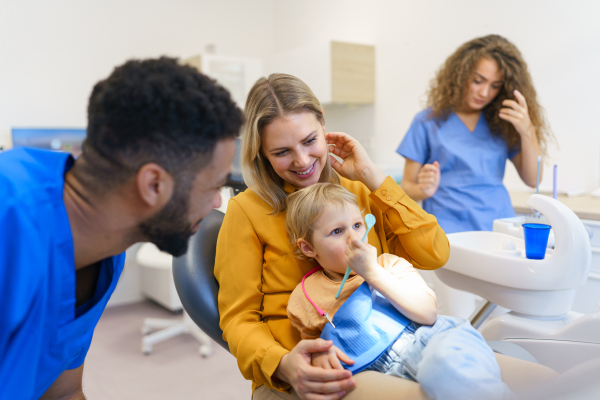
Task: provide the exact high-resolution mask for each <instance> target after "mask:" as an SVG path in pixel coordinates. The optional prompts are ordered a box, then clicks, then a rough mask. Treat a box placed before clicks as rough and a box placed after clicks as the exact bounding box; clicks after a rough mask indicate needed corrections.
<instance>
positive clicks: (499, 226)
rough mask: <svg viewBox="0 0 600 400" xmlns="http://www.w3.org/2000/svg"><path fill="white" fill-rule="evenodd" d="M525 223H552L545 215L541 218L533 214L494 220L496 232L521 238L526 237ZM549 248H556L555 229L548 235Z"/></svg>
mask: <svg viewBox="0 0 600 400" xmlns="http://www.w3.org/2000/svg"><path fill="white" fill-rule="evenodd" d="M523 224H547V225H550V224H549V222H548V219H547V218H546V217H544V216H542V217H540V218H536V217H532V216H521V217H513V218H502V219H495V220H494V228H493V230H494V232H499V233H505V234H507V235H511V236H514V237H516V238H519V239H525V237H524V236H523ZM547 247H548V248H551V249H553V248H554V230H552V229H550V236H548V245H547Z"/></svg>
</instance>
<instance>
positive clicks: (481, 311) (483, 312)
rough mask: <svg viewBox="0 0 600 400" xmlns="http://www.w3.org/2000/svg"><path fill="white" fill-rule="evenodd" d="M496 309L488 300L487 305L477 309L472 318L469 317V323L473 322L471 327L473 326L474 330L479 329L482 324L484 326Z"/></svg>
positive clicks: (484, 304)
mask: <svg viewBox="0 0 600 400" xmlns="http://www.w3.org/2000/svg"><path fill="white" fill-rule="evenodd" d="M495 308H496V304H494V303H492V302H491V301H487V300H486V302H485V303H483V304H482V305H480V306H479V307H477V308H476V309H475V311H473V314H471V316H470V317H469V321H470V322H471V325H473V328H475V329H477V328H479V327H480V326H481V324H483V321H485V319H486V318H487V317H489V316H490V314H491V313H492V311H494V309H495Z"/></svg>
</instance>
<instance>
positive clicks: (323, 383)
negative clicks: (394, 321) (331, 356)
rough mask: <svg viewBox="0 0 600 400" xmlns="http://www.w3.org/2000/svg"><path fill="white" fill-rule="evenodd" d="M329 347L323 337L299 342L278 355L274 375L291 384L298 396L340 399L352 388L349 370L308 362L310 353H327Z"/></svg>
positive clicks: (328, 399)
mask: <svg viewBox="0 0 600 400" xmlns="http://www.w3.org/2000/svg"><path fill="white" fill-rule="evenodd" d="M332 346H333V344H332V342H331V341H326V340H323V339H315V340H302V341H300V342H299V343H298V344H297V345H296V347H294V348H293V349H292V351H291V352H289V353H288V354H286V355H284V356H283V357H282V358H281V361H280V363H279V366H278V367H277V369H276V370H275V374H274V376H275V377H276V378H277V379H280V380H282V381H284V382H288V383H289V384H290V385H292V387H293V388H294V390H295V391H296V393H298V396H299V397H300V398H301V399H307V400H313V399H318V400H337V399H340V398H342V397H343V396H344V395H345V394H346V391H347V390H349V389H351V388H353V387H354V380H353V379H352V373H350V371H348V370H345V369H341V370H340V369H324V368H319V367H313V366H312V365H310V363H311V358H312V354H313V353H321V352H327V351H329V349H330V348H331V347H332ZM340 353H341V352H340ZM342 354H343V353H342ZM344 356H345V355H344ZM346 358H347V356H346ZM348 360H349V359H348ZM349 361H350V360H349ZM344 362H346V361H344Z"/></svg>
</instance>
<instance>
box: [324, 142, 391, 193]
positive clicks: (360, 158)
mask: <svg viewBox="0 0 600 400" xmlns="http://www.w3.org/2000/svg"><path fill="white" fill-rule="evenodd" d="M325 138H326V139H327V144H328V145H333V146H330V148H329V150H330V153H333V154H335V155H336V156H338V157H339V158H341V159H342V160H343V162H342V163H340V162H339V161H338V160H336V159H335V158H334V157H332V156H330V159H331V166H332V167H333V169H335V170H336V171H337V172H338V173H339V174H340V175H342V176H343V177H345V178H348V179H350V180H352V181H360V182H362V183H364V184H365V186H367V187H368V188H369V190H370V191H372V192H374V191H375V190H377V188H378V187H379V186H381V184H382V183H383V181H384V180H385V175H384V174H383V172H381V170H380V169H379V168H377V166H375V164H374V163H373V161H371V158H370V157H369V155H368V154H367V152H366V151H365V149H364V147H362V146H361V144H360V143H358V140H356V139H354V138H353V137H352V136H350V135H348V134H347V133H344V132H329V133H327V134H326V135H325Z"/></svg>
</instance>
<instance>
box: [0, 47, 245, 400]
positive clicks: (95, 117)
mask: <svg viewBox="0 0 600 400" xmlns="http://www.w3.org/2000/svg"><path fill="white" fill-rule="evenodd" d="M242 120H243V116H242V113H241V110H240V109H239V108H238V107H236V105H235V103H234V102H233V101H232V100H231V97H230V95H229V93H228V92H227V91H226V90H225V89H223V88H222V87H220V86H218V85H217V84H216V83H215V82H214V81H212V80H210V79H209V78H207V77H206V76H204V75H202V74H200V73H199V72H198V71H197V70H195V69H193V68H191V67H187V66H181V65H179V64H178V63H177V61H176V60H174V59H168V58H161V59H156V60H145V61H129V62H127V63H125V64H124V65H122V66H120V67H118V68H116V69H115V70H114V71H113V73H112V74H111V75H110V76H109V77H108V78H107V79H105V80H103V81H101V82H99V83H98V84H96V86H95V87H94V89H93V91H92V94H91V96H90V99H89V106H88V131H87V133H88V136H87V138H86V140H85V142H84V143H83V152H82V155H81V157H79V158H78V159H77V160H73V158H72V157H71V156H69V155H68V154H64V153H57V152H49V151H44V150H34V149H26V148H19V149H14V150H10V151H6V152H4V153H1V154H0V399H38V398H40V397H41V398H43V399H55V398H61V399H83V398H84V395H83V392H82V386H81V379H82V373H83V363H84V360H85V356H86V354H87V351H88V348H89V346H90V343H91V340H92V334H93V330H94V328H95V326H96V324H97V322H98V319H99V318H100V315H101V314H102V311H103V310H104V307H105V306H106V303H107V301H108V299H109V298H110V295H111V294H112V292H113V290H114V289H115V286H116V284H117V280H118V278H119V275H120V274H121V271H122V269H123V263H124V259H125V254H124V251H125V250H126V249H127V248H128V247H129V246H131V245H132V244H134V243H136V242H140V241H149V242H152V243H154V244H156V245H157V246H158V247H159V248H160V249H161V250H163V251H166V252H169V253H171V254H172V255H174V256H179V255H181V254H183V253H185V252H186V250H187V244H188V239H189V238H190V236H191V235H192V234H193V233H194V232H195V231H196V230H197V228H198V224H199V223H200V220H201V219H202V218H203V217H204V216H206V215H207V214H208V213H209V212H210V210H211V209H212V208H213V207H218V206H219V205H220V202H221V198H220V195H219V189H220V187H221V186H223V184H224V183H225V182H226V180H227V178H228V175H229V172H230V169H231V161H232V159H233V155H234V149H235V146H234V139H235V137H236V136H237V135H238V132H239V129H240V126H241V124H242Z"/></svg>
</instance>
